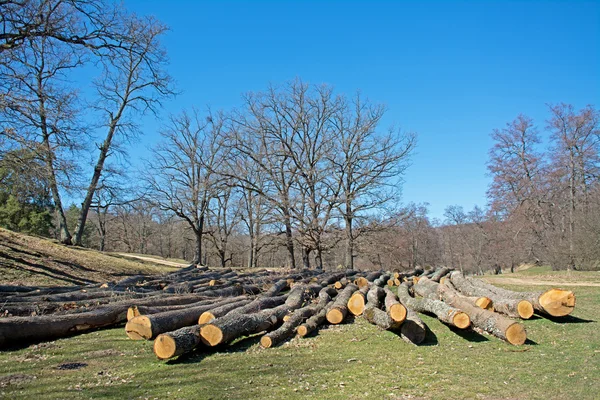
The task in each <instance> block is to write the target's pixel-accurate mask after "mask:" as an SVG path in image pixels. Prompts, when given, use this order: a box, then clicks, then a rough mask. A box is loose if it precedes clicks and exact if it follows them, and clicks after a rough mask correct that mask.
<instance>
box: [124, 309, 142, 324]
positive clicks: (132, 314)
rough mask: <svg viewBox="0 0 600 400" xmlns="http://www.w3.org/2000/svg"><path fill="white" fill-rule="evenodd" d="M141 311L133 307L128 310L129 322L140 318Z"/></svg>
mask: <svg viewBox="0 0 600 400" xmlns="http://www.w3.org/2000/svg"><path fill="white" fill-rule="evenodd" d="M140 315H141V314H140V310H138V308H137V306H131V307H129V308H128V309H127V321H131V320H132V319H133V318H135V317H139V316H140Z"/></svg>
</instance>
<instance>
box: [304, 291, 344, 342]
mask: <svg viewBox="0 0 600 400" xmlns="http://www.w3.org/2000/svg"><path fill="white" fill-rule="evenodd" d="M336 295H339V294H336V293H330V298H329V299H326V298H325V299H324V298H320V299H319V304H317V309H316V311H315V314H314V315H313V316H312V317H310V318H309V319H307V320H306V321H305V322H304V323H303V324H301V325H300V326H299V327H298V329H297V330H296V332H297V333H298V336H300V337H305V336H306V335H308V334H309V333H311V332H314V331H315V330H316V329H317V328H318V327H319V326H320V325H321V324H323V323H324V322H325V321H326V319H327V312H328V311H329V309H330V308H331V306H332V305H333V304H334V302H333V301H332V300H331V299H332V298H333V297H334V296H336ZM319 297H321V296H319Z"/></svg>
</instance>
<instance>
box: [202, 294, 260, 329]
mask: <svg viewBox="0 0 600 400" xmlns="http://www.w3.org/2000/svg"><path fill="white" fill-rule="evenodd" d="M250 302H251V300H245V301H241V302H236V303H229V304H223V305H222V306H219V307H215V308H212V309H210V310H207V311H205V312H203V313H202V314H200V317H199V318H198V325H204V324H207V323H209V322H210V321H212V320H213V319H215V318H219V317H222V316H224V315H227V313H229V312H230V311H233V310H235V309H237V308H240V307H243V306H245V305H246V304H249V303H250Z"/></svg>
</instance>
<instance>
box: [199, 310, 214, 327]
mask: <svg viewBox="0 0 600 400" xmlns="http://www.w3.org/2000/svg"><path fill="white" fill-rule="evenodd" d="M213 319H215V316H214V314H213V313H211V312H210V311H205V312H203V313H202V314H200V318H198V325H204V324H208V323H209V322H210V321H212V320H213Z"/></svg>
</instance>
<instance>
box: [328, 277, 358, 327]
mask: <svg viewBox="0 0 600 400" xmlns="http://www.w3.org/2000/svg"><path fill="white" fill-rule="evenodd" d="M357 290H358V286H357V285H354V284H349V285H348V286H346V287H345V288H344V290H342V291H341V292H340V293H339V294H338V295H337V297H336V298H335V301H334V302H333V304H332V306H331V308H330V309H329V311H327V321H328V322H329V323H330V324H339V323H341V322H342V321H343V320H344V318H346V315H347V314H348V300H350V297H351V296H352V294H353V293H354V292H356V291H357Z"/></svg>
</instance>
